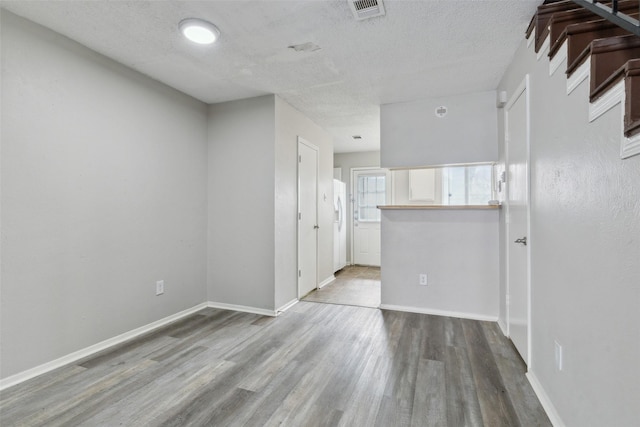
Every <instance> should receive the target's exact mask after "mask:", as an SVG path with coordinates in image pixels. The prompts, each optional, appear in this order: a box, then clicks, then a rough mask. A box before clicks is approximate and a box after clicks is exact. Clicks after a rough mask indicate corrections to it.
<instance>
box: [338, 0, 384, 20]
mask: <svg viewBox="0 0 640 427" xmlns="http://www.w3.org/2000/svg"><path fill="white" fill-rule="evenodd" d="M347 3H349V7H350V8H351V12H353V16H354V17H355V18H356V19H357V20H358V21H362V20H363V19H369V18H373V17H374V16H382V15H384V5H383V4H382V0H347Z"/></svg>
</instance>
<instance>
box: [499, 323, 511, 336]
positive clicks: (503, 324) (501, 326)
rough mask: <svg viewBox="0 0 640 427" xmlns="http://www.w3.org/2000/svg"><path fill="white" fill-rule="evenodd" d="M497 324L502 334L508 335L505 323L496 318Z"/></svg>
mask: <svg viewBox="0 0 640 427" xmlns="http://www.w3.org/2000/svg"><path fill="white" fill-rule="evenodd" d="M498 326H499V327H500V330H501V331H502V335H504V336H505V337H508V336H509V328H508V327H507V325H506V324H505V323H504V322H503V321H502V319H500V318H498Z"/></svg>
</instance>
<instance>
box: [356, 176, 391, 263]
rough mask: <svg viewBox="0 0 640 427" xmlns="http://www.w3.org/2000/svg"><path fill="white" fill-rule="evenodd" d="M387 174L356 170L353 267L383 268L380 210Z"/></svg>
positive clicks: (385, 192) (383, 198) (384, 202)
mask: <svg viewBox="0 0 640 427" xmlns="http://www.w3.org/2000/svg"><path fill="white" fill-rule="evenodd" d="M388 181H389V180H388V179H387V171H386V170H384V169H354V170H353V171H352V177H351V183H352V187H353V189H352V194H353V234H352V240H351V241H352V245H353V248H352V250H353V253H352V254H353V256H352V258H351V259H352V262H353V264H358V265H373V266H380V209H378V208H377V206H378V205H384V204H386V194H387V185H388Z"/></svg>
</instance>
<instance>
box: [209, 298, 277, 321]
mask: <svg viewBox="0 0 640 427" xmlns="http://www.w3.org/2000/svg"><path fill="white" fill-rule="evenodd" d="M207 307H211V308H219V309H222V310H231V311H241V312H243V313H253V314H261V315H263V316H271V317H276V316H277V313H276V311H275V310H268V309H266V308H257V307H249V306H246V305H236V304H227V303H224V302H215V301H209V302H208V303H207Z"/></svg>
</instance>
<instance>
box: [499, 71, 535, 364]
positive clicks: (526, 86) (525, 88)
mask: <svg viewBox="0 0 640 427" xmlns="http://www.w3.org/2000/svg"><path fill="white" fill-rule="evenodd" d="M530 88H531V85H530V77H529V74H527V75H526V76H525V78H524V80H523V81H522V83H520V85H519V86H518V88H517V89H516V90H515V92H514V93H513V95H512V96H511V98H510V99H509V101H508V102H507V105H506V106H505V109H504V114H505V124H504V129H505V170H506V171H508V170H509V135H508V129H509V110H510V109H511V107H513V105H514V104H515V103H516V102H517V101H518V99H520V97H521V96H522V94H523V93H524V96H525V108H526V115H527V117H526V123H527V124H526V138H525V145H526V146H525V151H526V162H527V172H526V173H527V188H526V192H527V195H526V199H527V208H526V212H527V253H526V257H527V272H526V277H527V290H526V294H527V370H528V371H530V370H531V368H532V366H533V360H532V358H531V355H532V353H533V352H532V349H531V336H532V332H531V331H532V324H531V244H532V239H531V98H530V93H531V89H530ZM508 185H509V183H507V186H508ZM507 191H510V188H509V187H507ZM505 206H506V211H505V218H506V233H505V237H506V241H505V248H506V250H505V258H506V259H505V269H506V271H505V280H506V282H507V283H506V285H507V286H506V295H505V301H506V309H507V313H506V317H507V318H506V321H507V325H506V326H507V335H509V336H510V335H511V331H510V329H511V328H510V324H511V321H510V314H511V313H510V308H509V306H510V301H509V300H510V298H509V297H510V294H511V292H510V288H511V283H510V280H509V273H510V271H509V260H510V256H509V252H510V248H511V242H512V241H513V238H514V236H512V235H511V233H510V231H511V230H510V217H511V213H510V207H509V197H508V195H507V197H506V198H505Z"/></svg>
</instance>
